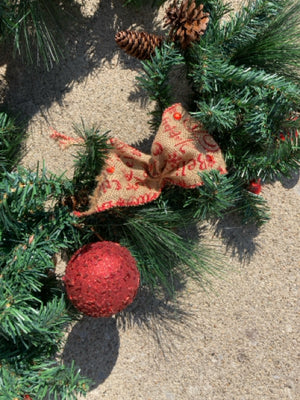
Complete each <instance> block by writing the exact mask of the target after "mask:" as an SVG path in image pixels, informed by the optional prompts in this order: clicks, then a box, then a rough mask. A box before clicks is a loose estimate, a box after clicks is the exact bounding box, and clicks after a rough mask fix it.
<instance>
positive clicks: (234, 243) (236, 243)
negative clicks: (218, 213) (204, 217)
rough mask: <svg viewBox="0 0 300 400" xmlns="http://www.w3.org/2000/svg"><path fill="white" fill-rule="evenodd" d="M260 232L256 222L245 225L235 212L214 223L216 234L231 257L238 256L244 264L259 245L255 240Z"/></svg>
mask: <svg viewBox="0 0 300 400" xmlns="http://www.w3.org/2000/svg"><path fill="white" fill-rule="evenodd" d="M259 233H260V228H259V227H257V226H256V225H254V224H248V225H245V224H244V223H242V222H241V220H240V218H239V216H238V215H235V214H234V213H232V214H229V215H226V216H225V217H224V218H223V219H222V220H219V221H217V222H216V223H215V224H214V234H215V236H216V237H218V238H221V239H222V241H223V242H224V244H225V246H226V252H227V253H229V254H230V255H231V257H234V258H238V260H239V262H240V263H242V264H245V263H248V262H249V261H250V259H251V258H252V256H253V254H254V253H255V252H256V250H257V247H259V244H258V243H257V242H256V241H255V238H256V237H257V236H258V235H259Z"/></svg>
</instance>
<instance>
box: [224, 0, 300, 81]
mask: <svg viewBox="0 0 300 400" xmlns="http://www.w3.org/2000/svg"><path fill="white" fill-rule="evenodd" d="M269 4H270V5H269V7H273V8H274V10H273V13H271V10H270V11H269V13H268V12H267V11H264V13H265V14H266V18H265V19H268V23H266V24H264V25H263V24H262V22H261V18H262V17H261V16H260V15H259V16H257V21H256V26H255V24H254V22H253V19H251V25H252V32H251V34H249V37H250V40H249V41H248V43H247V44H246V43H245V41H244V40H243V39H244V38H243V37H239V40H236V39H237V38H236V35H234V42H235V44H234V50H232V54H231V58H232V61H233V63H236V64H239V65H249V66H252V67H258V68H261V69H264V70H265V71H269V72H271V73H277V74H280V75H282V76H285V77H287V78H289V79H292V80H294V81H296V82H298V83H299V82H300V69H299V65H300V43H299V37H300V26H299V18H300V1H299V0H296V1H291V0H285V1H281V2H279V1H273V2H269ZM260 6H261V7H262V4H261V2H259V1H257V2H254V3H252V4H249V6H248V8H247V9H249V8H250V10H252V11H255V10H256V11H257V9H259V8H260ZM244 12H245V11H244ZM270 14H271V15H270ZM247 18H248V20H249V16H248V17H247ZM249 23H250V21H249ZM244 30H245V27H243V31H244ZM232 42H233V38H232V40H231V43H232ZM239 44H240V46H239Z"/></svg>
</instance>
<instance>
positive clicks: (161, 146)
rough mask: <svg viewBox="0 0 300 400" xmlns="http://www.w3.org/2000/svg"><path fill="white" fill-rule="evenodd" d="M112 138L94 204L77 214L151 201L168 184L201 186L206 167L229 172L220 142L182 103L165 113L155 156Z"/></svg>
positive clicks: (154, 148)
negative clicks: (216, 140) (218, 143)
mask: <svg viewBox="0 0 300 400" xmlns="http://www.w3.org/2000/svg"><path fill="white" fill-rule="evenodd" d="M109 141H110V144H111V145H112V149H111V151H110V153H109V156H108V158H107V160H106V164H105V167H104V168H103V171H102V173H101V175H100V176H98V177H97V182H98V183H97V187H96V189H95V191H94V193H93V196H92V197H91V199H90V208H89V210H88V211H87V212H83V213H77V215H80V216H84V215H90V214H92V213H95V212H100V211H104V210H108V209H110V208H112V207H124V206H138V205H141V204H144V203H148V202H150V201H153V200H155V199H157V197H158V196H159V195H160V193H161V191H162V189H163V187H164V186H165V185H166V184H170V185H179V186H182V187H185V188H194V187H196V186H200V185H202V183H203V182H202V180H201V177H200V175H199V172H201V171H204V170H211V169H217V170H219V171H220V172H221V173H226V166H225V162H224V159H223V157H222V153H221V150H220V148H219V146H218V145H217V143H216V142H215V141H214V139H213V138H212V137H211V136H210V135H209V134H208V132H207V131H206V130H205V129H204V128H203V126H202V125H201V124H199V122H197V121H195V120H194V119H193V118H192V117H191V116H190V115H189V114H188V113H187V111H186V110H185V109H184V108H183V107H182V105H181V104H174V105H172V106H171V107H169V108H168V109H166V110H165V111H164V113H163V117H162V123H161V125H160V128H159V130H158V133H157V135H156V137H155V139H154V142H153V144H152V148H151V155H147V154H144V153H142V152H140V151H139V150H137V149H135V148H133V147H131V146H129V145H128V144H126V143H124V142H122V141H121V140H119V139H116V138H112V139H109Z"/></svg>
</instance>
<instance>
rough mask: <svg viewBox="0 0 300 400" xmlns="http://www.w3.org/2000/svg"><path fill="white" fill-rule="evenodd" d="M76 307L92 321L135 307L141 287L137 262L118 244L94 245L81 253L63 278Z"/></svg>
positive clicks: (79, 251) (91, 244) (72, 259)
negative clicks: (130, 306) (129, 306)
mask: <svg viewBox="0 0 300 400" xmlns="http://www.w3.org/2000/svg"><path fill="white" fill-rule="evenodd" d="M63 280H64V283H65V287H66V291H67V295H68V297H69V299H70V300H71V302H72V303H73V305H74V306H75V307H76V308H77V309H78V310H79V311H81V312H82V313H83V314H86V315H89V316H91V317H95V318H97V317H110V316H112V315H113V314H116V313H118V312H119V311H121V310H123V309H124V308H125V307H127V306H128V305H129V304H131V303H132V302H133V300H134V298H135V296H136V294H137V291H138V288H139V284H140V274H139V270H138V269H137V266H136V261H135V259H134V258H133V256H132V255H131V253H130V251H129V250H128V249H127V248H126V247H122V246H121V245H120V244H119V243H114V242H106V241H104V242H96V243H90V244H87V245H85V246H83V247H82V248H81V249H79V250H77V251H76V253H75V254H74V255H73V256H72V258H71V259H70V261H69V263H68V265H67V268H66V272H65V276H64V277H63Z"/></svg>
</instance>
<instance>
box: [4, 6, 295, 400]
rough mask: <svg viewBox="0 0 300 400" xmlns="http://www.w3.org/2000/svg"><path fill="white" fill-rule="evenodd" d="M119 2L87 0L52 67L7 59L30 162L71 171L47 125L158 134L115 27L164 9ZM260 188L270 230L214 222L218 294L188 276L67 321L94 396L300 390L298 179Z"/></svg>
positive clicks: (246, 395) (179, 397) (274, 398)
mask: <svg viewBox="0 0 300 400" xmlns="http://www.w3.org/2000/svg"><path fill="white" fill-rule="evenodd" d="M80 3H81V2H78V4H79V5H80ZM82 3H83V2H82ZM240 3H241V2H240V1H235V2H233V6H235V7H237V6H239V5H240ZM121 4H122V2H121V1H110V0H105V1H104V0H102V1H97V0H87V1H86V2H85V4H84V5H82V6H81V11H82V12H83V14H82V15H83V16H82V17H80V18H79V19H78V20H77V22H76V21H74V26H72V27H71V28H70V29H69V32H68V36H67V37H68V43H69V55H67V56H66V59H65V60H64V61H63V62H62V63H61V64H60V65H59V66H58V67H55V68H54V69H53V70H51V71H50V72H49V73H39V72H35V73H34V75H32V74H33V73H32V71H30V70H29V69H28V68H27V69H25V68H24V67H22V66H18V65H17V64H16V63H14V62H10V61H7V62H3V63H2V64H1V70H0V74H1V77H2V83H3V82H4V83H5V84H7V87H8V89H7V93H6V99H7V101H8V103H9V104H10V106H11V107H13V108H14V109H15V110H17V111H19V112H21V113H23V114H25V115H27V116H28V117H29V118H30V123H29V129H28V131H29V137H28V141H27V154H26V156H25V158H24V164H25V165H26V166H27V167H31V168H35V166H36V163H37V161H40V162H42V161H43V160H44V161H45V164H46V166H47V167H48V169H49V170H52V171H54V172H62V171H65V170H67V171H68V173H71V169H72V168H71V166H72V156H71V151H69V150H67V151H64V152H63V151H62V150H60V149H59V148H58V147H57V145H56V144H55V143H53V142H52V141H51V140H50V138H49V134H50V130H49V127H50V126H53V127H54V128H55V129H57V130H58V131H60V132H62V133H65V134H73V124H80V123H81V119H82V120H83V121H84V122H85V124H86V125H89V126H90V125H93V124H96V125H99V126H100V127H101V130H103V131H107V130H110V131H111V135H113V136H117V137H119V138H121V139H122V140H124V141H127V142H128V143H130V144H137V143H138V142H141V141H143V140H147V139H150V140H151V135H152V133H151V131H150V129H149V126H148V124H147V122H148V120H149V117H148V112H149V111H150V110H151V109H152V107H153V105H152V104H151V103H149V102H147V99H146V98H145V96H143V94H141V93H139V92H138V90H137V86H136V81H135V77H136V76H137V73H138V71H139V68H140V66H139V62H138V61H137V60H135V59H130V58H128V57H127V56H126V55H124V54H121V52H120V51H119V50H118V48H117V47H116V45H115V42H114V34H115V32H116V31H118V30H121V29H126V28H131V27H141V28H143V29H144V30H146V31H148V32H159V31H160V29H161V19H160V17H161V13H160V14H159V15H157V16H156V15H154V14H153V11H152V10H151V8H150V7H149V8H145V9H143V10H140V11H133V10H132V9H128V8H124V7H122V5H121ZM262 194H263V196H264V197H265V198H266V199H267V201H268V204H269V206H270V208H271V217H272V218H271V220H270V222H269V223H268V224H266V225H265V226H264V227H263V228H262V229H260V230H257V229H256V228H254V227H245V226H241V225H239V224H238V223H235V222H234V221H231V220H225V221H223V222H222V223H219V224H218V225H216V226H209V227H208V236H209V237H210V238H212V239H213V240H215V241H216V242H217V243H218V244H219V246H220V248H221V251H222V252H223V253H224V255H226V257H227V258H228V261H229V264H230V267H228V271H227V272H226V274H224V276H223V277H222V278H212V286H211V289H210V290H209V291H207V292H206V291H204V290H203V289H201V288H199V286H197V285H196V284H195V283H194V282H188V284H187V287H186V288H185V289H184V290H183V291H182V292H180V293H178V297H177V300H176V301H173V302H164V301H161V300H158V299H154V298H153V297H151V296H149V295H148V294H147V293H141V294H140V295H139V296H138V298H137V299H136V301H135V302H134V304H133V305H132V306H131V307H130V308H129V309H128V310H127V312H125V313H123V314H121V315H118V316H117V317H114V318H110V319H92V318H87V317H84V318H82V320H81V321H79V322H77V323H75V324H74V326H72V327H70V330H69V332H68V335H67V337H66V344H65V347H64V349H63V352H62V360H63V361H64V362H65V363H67V364H68V363H70V361H71V360H72V359H73V360H75V362H76V364H77V366H78V367H80V368H81V370H82V373H83V374H85V375H87V376H89V377H90V378H92V379H93V380H94V382H95V383H94V385H93V386H92V388H91V390H90V392H89V393H88V396H87V399H88V400H98V399H102V398H103V399H108V400H138V399H141V400H291V399H292V400H297V399H299V398H300V386H299V376H300V368H299V327H300V326H299V239H300V229H299V200H300V197H299V196H300V185H299V181H298V176H296V175H295V176H294V178H293V179H290V180H285V181H283V182H282V183H280V182H277V183H275V184H274V185H266V186H265V187H264V188H263V193H262Z"/></svg>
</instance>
